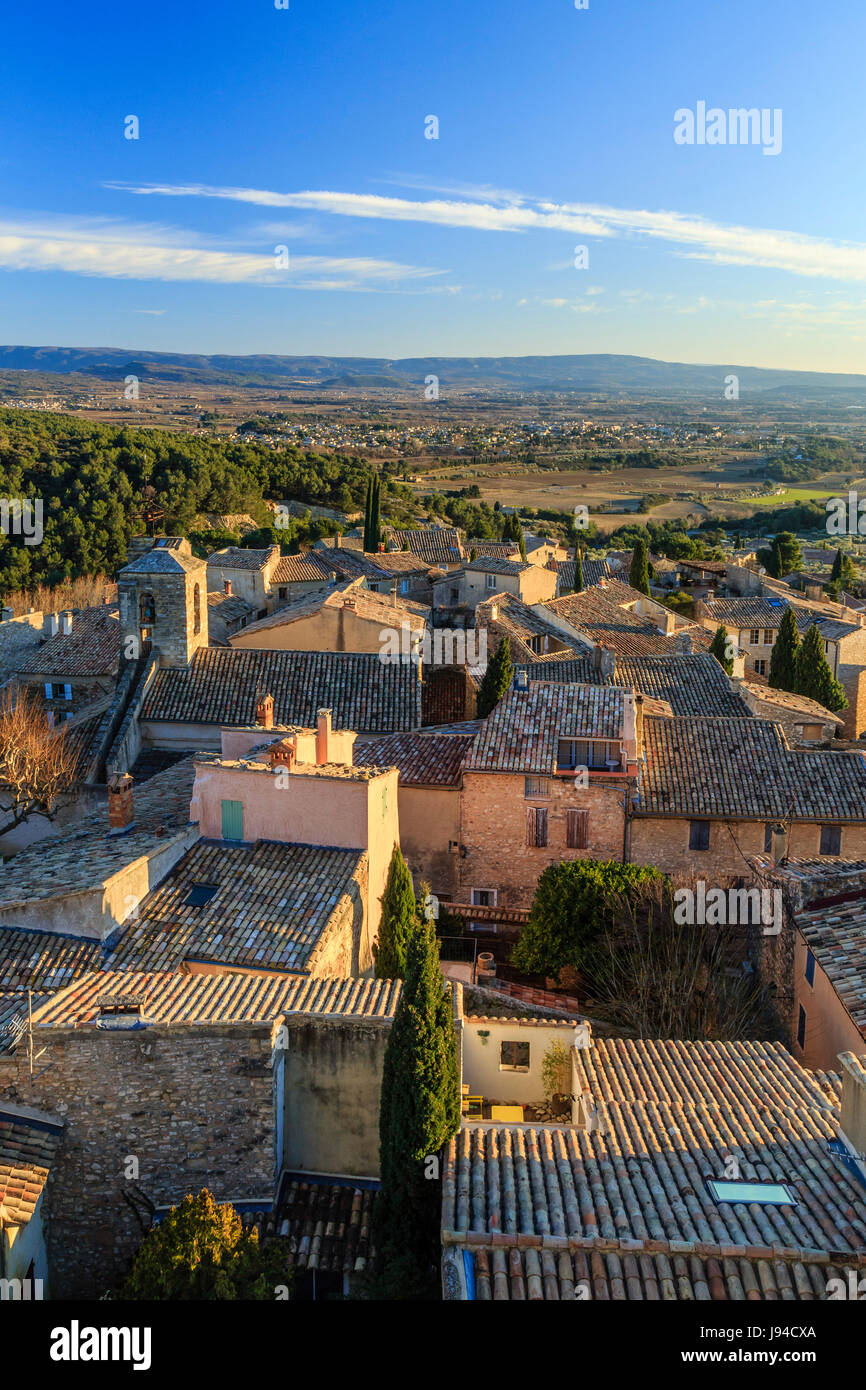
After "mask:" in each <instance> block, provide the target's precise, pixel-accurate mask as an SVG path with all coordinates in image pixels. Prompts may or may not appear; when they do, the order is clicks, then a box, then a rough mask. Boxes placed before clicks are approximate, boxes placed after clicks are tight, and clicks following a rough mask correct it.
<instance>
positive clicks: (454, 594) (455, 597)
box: [451, 589, 460, 604]
mask: <svg viewBox="0 0 866 1390" xmlns="http://www.w3.org/2000/svg"><path fill="white" fill-rule="evenodd" d="M451 602H452V603H453V604H458V603H459V602H460V590H459V589H452V590H451Z"/></svg>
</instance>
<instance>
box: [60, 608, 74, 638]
mask: <svg viewBox="0 0 866 1390" xmlns="http://www.w3.org/2000/svg"><path fill="white" fill-rule="evenodd" d="M60 631H61V632H62V633H63V635H64V637H68V636H69V634H70V632H71V631H72V613H71V612H66V613H61V614H60Z"/></svg>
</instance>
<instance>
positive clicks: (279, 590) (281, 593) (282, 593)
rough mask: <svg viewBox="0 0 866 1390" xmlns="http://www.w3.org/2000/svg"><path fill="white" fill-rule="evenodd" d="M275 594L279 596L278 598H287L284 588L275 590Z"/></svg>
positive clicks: (287, 594)
mask: <svg viewBox="0 0 866 1390" xmlns="http://www.w3.org/2000/svg"><path fill="white" fill-rule="evenodd" d="M277 593H278V594H279V596H280V598H288V596H289V591H288V589H286V588H282V589H277Z"/></svg>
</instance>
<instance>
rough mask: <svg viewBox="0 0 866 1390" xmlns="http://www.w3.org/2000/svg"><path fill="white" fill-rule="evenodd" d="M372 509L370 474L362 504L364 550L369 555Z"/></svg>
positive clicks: (371, 478) (371, 480)
mask: <svg viewBox="0 0 866 1390" xmlns="http://www.w3.org/2000/svg"><path fill="white" fill-rule="evenodd" d="M372 508H373V477H372V474H371V475H370V477H369V478H368V479H367V497H366V500H365V502H364V550H365V551H366V552H367V553H368V554H369V552H370V550H371V549H372V547H371V545H370V517H371V515H372Z"/></svg>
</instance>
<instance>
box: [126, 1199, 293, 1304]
mask: <svg viewBox="0 0 866 1390" xmlns="http://www.w3.org/2000/svg"><path fill="white" fill-rule="evenodd" d="M291 1277H292V1271H291V1264H290V1259H289V1254H288V1250H287V1248H286V1246H285V1245H284V1244H283V1242H282V1241H279V1240H275V1241H268V1242H267V1243H266V1244H264V1245H260V1244H259V1236H258V1231H256V1230H251V1231H245V1230H244V1228H243V1225H242V1223H241V1218H240V1216H239V1215H238V1213H237V1212H236V1211H235V1209H234V1207H233V1206H231V1205H229V1204H218V1203H217V1202H216V1201H215V1200H214V1198H213V1197H212V1196H211V1194H210V1193H209V1192H208V1191H207V1190H206V1189H204V1188H203V1189H202V1191H201V1192H200V1193H199V1194H198V1196H197V1197H194V1196H192V1194H190V1195H189V1196H188V1197H184V1199H183V1201H182V1202H181V1203H180V1204H179V1206H176V1207H172V1209H171V1211H170V1212H169V1213H168V1215H167V1216H166V1217H165V1219H164V1220H163V1221H161V1222H160V1224H159V1225H158V1226H155V1227H154V1229H153V1230H152V1231H149V1232H148V1233H147V1235H146V1236H145V1238H144V1240H143V1241H142V1243H141V1245H140V1246H139V1248H138V1250H137V1252H136V1255H135V1258H134V1259H133V1262H132V1267H131V1269H130V1271H129V1273H128V1275H127V1277H126V1279H125V1281H124V1283H123V1284H122V1286H121V1288H120V1291H119V1294H118V1297H120V1298H126V1299H136V1300H138V1299H164V1300H168V1299H172V1300H175V1301H178V1300H181V1301H192V1300H195V1301H202V1300H207V1299H255V1300H259V1301H265V1300H269V1301H273V1299H274V1298H275V1297H276V1290H277V1288H278V1287H279V1286H280V1285H286V1286H288V1285H290V1282H291Z"/></svg>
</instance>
